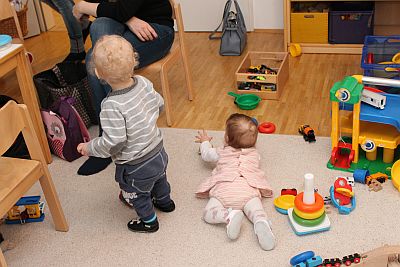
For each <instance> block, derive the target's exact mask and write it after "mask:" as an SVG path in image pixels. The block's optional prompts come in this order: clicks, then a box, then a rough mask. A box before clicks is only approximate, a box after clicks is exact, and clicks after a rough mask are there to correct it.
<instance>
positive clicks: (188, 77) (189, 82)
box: [181, 50, 194, 101]
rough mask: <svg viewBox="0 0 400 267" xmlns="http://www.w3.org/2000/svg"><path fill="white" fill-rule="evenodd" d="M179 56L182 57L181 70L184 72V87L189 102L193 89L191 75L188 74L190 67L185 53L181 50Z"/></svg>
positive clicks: (191, 98)
mask: <svg viewBox="0 0 400 267" xmlns="http://www.w3.org/2000/svg"><path fill="white" fill-rule="evenodd" d="M181 55H182V63H183V69H184V70H185V79H186V87H187V89H186V90H187V93H188V99H189V100H190V101H192V100H193V97H194V96H193V87H192V74H191V72H190V67H189V62H188V58H187V56H186V51H184V50H181Z"/></svg>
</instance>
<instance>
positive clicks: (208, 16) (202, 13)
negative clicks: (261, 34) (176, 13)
mask: <svg viewBox="0 0 400 267" xmlns="http://www.w3.org/2000/svg"><path fill="white" fill-rule="evenodd" d="M177 2H180V3H181V6H182V16H183V21H184V23H185V30H186V31H212V30H214V29H215V28H216V27H217V26H218V24H219V23H220V22H221V19H222V13H223V11H224V6H225V2H226V0H200V1H198V0H178V1H177ZM238 2H239V5H240V8H241V10H242V12H243V15H244V17H245V21H246V27H247V29H248V30H253V29H283V0H238Z"/></svg>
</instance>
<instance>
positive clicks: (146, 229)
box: [128, 219, 159, 233]
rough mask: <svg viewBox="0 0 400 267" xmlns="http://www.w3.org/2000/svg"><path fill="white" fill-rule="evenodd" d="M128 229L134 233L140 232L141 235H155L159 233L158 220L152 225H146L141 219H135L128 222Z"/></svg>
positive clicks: (151, 223)
mask: <svg viewBox="0 0 400 267" xmlns="http://www.w3.org/2000/svg"><path fill="white" fill-rule="evenodd" d="M128 228H129V230H131V231H132V232H139V233H154V232H157V231H158V228H159V226H158V220H157V219H155V220H154V221H152V222H150V223H145V222H143V221H142V220H140V219H133V220H131V221H130V222H128Z"/></svg>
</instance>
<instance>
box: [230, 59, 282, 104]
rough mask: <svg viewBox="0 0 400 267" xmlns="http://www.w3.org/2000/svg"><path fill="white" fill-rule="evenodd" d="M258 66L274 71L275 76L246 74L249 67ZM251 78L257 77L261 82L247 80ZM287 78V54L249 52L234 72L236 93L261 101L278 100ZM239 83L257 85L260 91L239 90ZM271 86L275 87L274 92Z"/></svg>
mask: <svg viewBox="0 0 400 267" xmlns="http://www.w3.org/2000/svg"><path fill="white" fill-rule="evenodd" d="M260 65H265V66H267V67H269V68H271V69H273V70H275V71H276V72H277V74H255V73H249V72H248V69H249V67H250V66H260ZM251 76H259V78H260V79H262V80H255V79H249V78H250V77H251ZM288 78H289V58H288V53H286V52H252V51H249V52H248V53H247V55H246V56H245V57H244V59H243V61H242V63H241V64H240V66H239V68H238V69H237V71H236V82H237V84H236V92H237V93H239V94H246V93H251V94H255V95H258V96H259V97H261V98H262V99H273V100H278V99H279V97H280V95H281V94H282V91H283V88H284V87H285V84H286V81H287V80H288ZM241 83H257V85H258V87H261V89H253V88H251V89H249V90H246V89H239V85H240V84H241ZM273 85H275V86H273ZM271 86H272V87H275V90H274V89H270V87H271Z"/></svg>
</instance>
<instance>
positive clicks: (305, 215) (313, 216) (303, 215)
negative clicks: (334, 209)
mask: <svg viewBox="0 0 400 267" xmlns="http://www.w3.org/2000/svg"><path fill="white" fill-rule="evenodd" d="M293 211H294V212H295V213H296V215H297V216H299V217H300V218H303V219H306V220H313V219H317V218H319V217H321V216H322V214H323V213H324V212H325V208H322V209H320V210H319V211H316V212H311V213H307V212H303V211H300V210H298V209H297V208H296V206H295V207H294V208H293Z"/></svg>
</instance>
